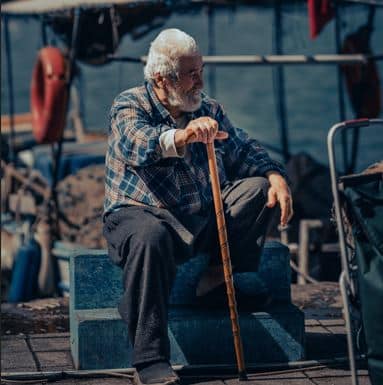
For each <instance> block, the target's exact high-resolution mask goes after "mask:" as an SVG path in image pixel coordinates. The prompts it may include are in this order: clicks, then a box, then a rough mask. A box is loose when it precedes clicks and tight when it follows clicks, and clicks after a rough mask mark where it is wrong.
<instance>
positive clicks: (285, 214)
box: [266, 171, 293, 226]
mask: <svg viewBox="0 0 383 385" xmlns="http://www.w3.org/2000/svg"><path fill="white" fill-rule="evenodd" d="M266 176H267V179H268V180H269V183H270V188H269V191H268V199H267V207H270V208H271V207H274V206H275V205H276V204H277V202H279V205H280V206H281V219H280V221H281V226H286V225H287V223H288V222H289V221H290V219H291V217H292V216H293V200H292V197H291V192H290V189H289V186H288V185H287V183H286V180H285V179H284V178H283V176H282V175H281V174H279V173H277V172H275V171H269V172H268V173H266Z"/></svg>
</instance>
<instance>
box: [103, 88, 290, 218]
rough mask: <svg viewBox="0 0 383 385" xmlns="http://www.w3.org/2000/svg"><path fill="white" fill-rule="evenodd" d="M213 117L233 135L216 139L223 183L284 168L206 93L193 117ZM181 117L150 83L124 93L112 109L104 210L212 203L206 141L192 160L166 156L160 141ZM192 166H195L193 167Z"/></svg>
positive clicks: (199, 208) (185, 209) (184, 208)
mask: <svg viewBox="0 0 383 385" xmlns="http://www.w3.org/2000/svg"><path fill="white" fill-rule="evenodd" d="M201 116H210V117H211V118H213V119H215V120H216V121H217V122H218V124H219V130H221V131H227V132H228V133H229V138H228V139H226V140H221V141H218V140H217V141H216V142H215V151H216V158H217V165H218V172H219V177H220V182H221V185H224V184H225V183H226V182H228V181H230V180H235V179H239V178H245V177H250V176H264V175H265V173H266V172H267V171H271V170H275V171H277V172H279V173H281V174H282V175H283V176H285V172H284V169H283V167H282V166H281V165H280V164H279V163H278V162H276V161H274V160H272V159H270V157H269V156H268V154H267V152H266V151H265V150H264V149H263V148H262V147H261V146H260V144H259V143H258V142H257V141H256V140H254V139H251V138H249V136H248V135H247V134H246V133H245V132H244V131H243V130H241V129H239V128H235V127H234V126H233V125H232V124H231V122H230V121H229V119H228V117H227V115H226V114H225V112H224V110H223V108H222V106H221V105H220V104H218V103H217V102H216V101H215V100H213V99H211V98H209V97H207V96H206V95H203V100H202V104H201V107H200V108H199V109H198V110H197V111H196V112H193V113H189V114H188V119H189V120H192V119H196V118H198V117H201ZM175 128H177V127H176V122H175V120H174V119H173V118H172V117H171V116H170V114H169V112H168V111H167V110H166V109H165V107H164V106H163V105H162V104H161V103H160V101H159V100H158V98H157V96H156V94H155V92H154V90H153V87H152V85H151V84H150V83H146V84H145V85H143V86H141V87H136V88H133V89H130V90H126V91H124V92H122V93H121V94H120V95H118V96H117V98H116V99H115V100H114V103H113V105H112V108H111V111H110V126H109V135H108V150H107V154H106V179H105V183H106V186H105V201H104V215H105V214H107V213H109V212H112V211H115V210H117V209H119V208H121V207H123V206H126V205H129V204H135V205H137V204H141V205H149V206H155V207H162V208H167V209H169V210H170V211H172V212H174V213H179V214H181V215H182V214H183V213H188V214H192V213H201V212H203V211H205V210H209V209H210V208H211V206H212V192H211V186H210V179H209V169H208V161H207V153H206V145H205V144H203V143H192V144H189V145H188V151H190V157H188V159H189V162H192V166H193V167H190V166H191V165H190V164H188V162H187V159H186V158H184V157H164V156H163V154H162V149H161V146H160V142H159V137H160V135H161V134H162V133H163V132H165V131H166V130H170V129H175ZM192 170H193V171H192Z"/></svg>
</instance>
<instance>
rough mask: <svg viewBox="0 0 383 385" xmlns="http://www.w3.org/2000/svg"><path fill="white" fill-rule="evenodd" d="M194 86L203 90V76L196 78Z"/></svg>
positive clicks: (199, 75)
mask: <svg viewBox="0 0 383 385" xmlns="http://www.w3.org/2000/svg"><path fill="white" fill-rule="evenodd" d="M194 86H196V88H203V74H202V73H201V74H198V75H197V76H196V80H195V82H194Z"/></svg>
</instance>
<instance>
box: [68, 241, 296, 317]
mask: <svg viewBox="0 0 383 385" xmlns="http://www.w3.org/2000/svg"><path fill="white" fill-rule="evenodd" d="M289 259H290V257H289V252H288V248H287V247H285V246H283V245H282V244H280V243H278V242H268V243H266V245H265V248H264V251H263V254H262V256H261V260H260V265H259V270H258V272H249V273H234V274H233V279H234V285H235V287H236V289H237V290H238V292H243V293H244V294H247V295H252V294H253V295H254V294H259V293H264V292H269V293H270V294H271V295H272V296H273V298H274V299H276V300H278V301H286V302H290V284H291V279H290V266H289ZM208 262H209V258H208V256H207V255H203V254H199V255H196V256H195V257H194V258H192V259H191V260H189V261H187V262H185V263H184V264H182V265H179V266H178V268H177V275H176V279H175V282H174V285H173V289H172V294H171V297H170V304H172V305H190V304H195V302H196V294H195V292H196V287H197V285H198V282H199V278H200V276H201V273H202V272H203V271H204V269H205V268H206V266H207V264H208ZM122 290H123V289H122V271H121V269H120V268H119V267H117V266H115V265H113V264H112V263H111V262H110V260H109V258H108V255H107V251H106V250H84V249H83V250H75V251H72V253H71V257H70V306H71V309H72V310H80V309H100V308H109V307H116V306H117V304H118V301H119V299H120V298H121V295H122Z"/></svg>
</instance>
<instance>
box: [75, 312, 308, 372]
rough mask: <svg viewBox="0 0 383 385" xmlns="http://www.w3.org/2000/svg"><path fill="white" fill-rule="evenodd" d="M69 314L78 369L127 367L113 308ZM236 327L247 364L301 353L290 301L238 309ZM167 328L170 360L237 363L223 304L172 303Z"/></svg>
mask: <svg viewBox="0 0 383 385" xmlns="http://www.w3.org/2000/svg"><path fill="white" fill-rule="evenodd" d="M71 317H73V320H72V323H71V324H72V325H73V330H72V331H71V349H72V356H73V360H74V364H75V367H76V368H77V369H111V368H126V367H130V366H131V364H132V362H131V347H130V343H129V340H128V335H127V328H126V325H125V324H124V322H123V321H122V320H121V318H120V316H119V314H118V312H117V310H116V308H109V309H108V308H104V309H83V310H76V311H75V312H74V313H73V314H71ZM240 327H241V335H242V340H243V346H244V354H245V359H246V362H247V363H248V364H258V363H271V362H287V361H296V360H300V359H302V358H303V357H304V317H303V313H302V312H301V311H300V310H298V309H297V308H296V307H295V306H293V305H288V304H281V305H279V306H273V307H271V308H270V310H269V311H264V312H254V313H252V312H241V313H240ZM168 330H169V336H170V341H171V362H172V363H173V364H181V365H220V364H231V365H235V354H234V346H233V336H232V331H231V323H230V318H229V314H228V311H227V310H226V309H225V310H223V309H222V310H202V309H196V308H190V307H172V308H171V309H170V311H169V329H168Z"/></svg>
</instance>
